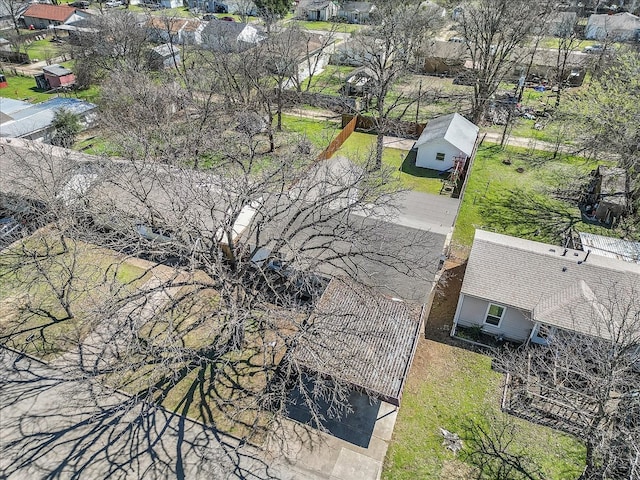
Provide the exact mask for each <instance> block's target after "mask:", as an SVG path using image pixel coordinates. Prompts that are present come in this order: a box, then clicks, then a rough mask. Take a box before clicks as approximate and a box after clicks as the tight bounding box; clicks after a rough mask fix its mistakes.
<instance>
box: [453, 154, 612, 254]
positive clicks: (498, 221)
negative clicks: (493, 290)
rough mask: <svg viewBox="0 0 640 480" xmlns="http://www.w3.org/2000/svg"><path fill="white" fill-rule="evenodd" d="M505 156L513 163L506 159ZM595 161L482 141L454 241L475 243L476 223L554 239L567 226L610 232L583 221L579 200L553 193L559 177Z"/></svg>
mask: <svg viewBox="0 0 640 480" xmlns="http://www.w3.org/2000/svg"><path fill="white" fill-rule="evenodd" d="M505 159H508V160H509V161H510V162H511V164H510V165H505V164H504V163H503V160H505ZM595 166H596V163H595V162H593V161H588V160H585V159H583V158H579V157H569V156H566V155H564V156H561V157H559V158H558V159H555V160H553V159H551V154H550V153H547V152H542V151H537V150H536V151H534V152H531V151H528V150H527V149H524V148H515V147H508V148H506V149H504V150H501V149H500V148H499V147H498V146H497V145H491V144H485V145H482V146H481V147H480V148H479V149H478V153H477V156H476V159H475V162H474V165H473V168H472V170H471V172H470V177H469V179H468V183H467V188H466V191H465V194H464V198H463V201H462V205H461V208H460V213H459V215H458V219H457V221H456V226H455V230H454V234H453V243H454V245H457V246H462V247H468V246H470V245H471V243H472V241H473V235H474V231H475V229H476V228H485V229H489V230H493V231H496V232H499V233H505V234H507V235H513V236H516V237H522V238H528V239H531V240H537V241H541V242H549V243H557V242H558V241H559V230H561V229H562V228H565V227H573V228H576V229H578V230H580V231H589V232H593V233H600V234H605V235H606V234H607V229H605V228H603V227H598V226H593V225H588V224H585V223H583V222H582V221H581V217H580V212H579V210H578V208H577V206H576V205H574V204H572V203H569V202H565V201H561V200H558V199H556V198H553V197H552V196H551V195H550V193H549V190H550V189H552V188H553V187H555V186H557V185H558V182H562V181H564V180H565V179H569V178H572V177H573V176H575V175H579V174H587V173H588V172H589V171H591V170H592V169H593V168H595ZM519 169H521V171H519ZM558 226H560V227H561V228H559V227H558ZM609 234H610V233H609Z"/></svg>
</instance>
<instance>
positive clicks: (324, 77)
mask: <svg viewBox="0 0 640 480" xmlns="http://www.w3.org/2000/svg"><path fill="white" fill-rule="evenodd" d="M354 70H355V68H354V67H346V66H339V65H327V66H326V67H325V69H324V71H323V72H322V73H320V74H319V75H314V76H313V78H311V79H310V80H305V82H304V87H306V85H307V82H310V86H309V91H310V92H314V93H324V94H326V95H341V91H342V87H343V85H344V83H345V81H346V79H347V77H348V76H349V74H350V73H351V72H353V71H354Z"/></svg>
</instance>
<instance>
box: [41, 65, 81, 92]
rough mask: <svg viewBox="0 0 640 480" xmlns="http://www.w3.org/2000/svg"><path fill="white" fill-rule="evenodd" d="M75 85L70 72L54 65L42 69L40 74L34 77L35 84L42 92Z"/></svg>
mask: <svg viewBox="0 0 640 480" xmlns="http://www.w3.org/2000/svg"><path fill="white" fill-rule="evenodd" d="M74 83H76V77H75V75H74V74H73V72H72V71H71V70H69V69H68V68H65V67H63V66H61V65H58V64H54V65H49V66H47V67H42V73H41V74H40V75H38V76H36V84H37V85H38V88H40V89H42V90H51V89H54V88H60V87H68V86H70V85H73V84H74Z"/></svg>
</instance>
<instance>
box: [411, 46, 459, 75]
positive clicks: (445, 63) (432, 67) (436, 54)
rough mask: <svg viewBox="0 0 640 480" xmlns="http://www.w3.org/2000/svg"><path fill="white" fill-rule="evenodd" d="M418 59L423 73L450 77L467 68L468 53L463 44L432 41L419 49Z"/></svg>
mask: <svg viewBox="0 0 640 480" xmlns="http://www.w3.org/2000/svg"><path fill="white" fill-rule="evenodd" d="M419 57H420V58H419V60H418V63H419V65H423V67H422V68H423V71H424V73H428V74H431V75H445V76H447V77H452V76H455V75H457V74H458V73H460V72H462V71H464V70H465V69H466V68H467V67H466V65H465V64H466V62H467V60H468V52H467V46H466V44H465V43H463V42H445V41H442V40H432V41H429V43H428V44H426V45H425V46H424V47H423V48H422V49H421V52H420V54H419Z"/></svg>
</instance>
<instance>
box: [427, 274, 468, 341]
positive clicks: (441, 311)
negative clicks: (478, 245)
mask: <svg viewBox="0 0 640 480" xmlns="http://www.w3.org/2000/svg"><path fill="white" fill-rule="evenodd" d="M466 268H467V265H466V263H463V264H456V263H449V262H447V263H445V270H444V273H443V274H442V276H441V277H440V281H439V282H438V285H436V294H435V298H434V300H433V305H432V306H431V311H430V312H429V318H428V319H427V321H426V322H425V336H426V337H427V338H430V339H432V340H435V341H439V342H447V343H449V338H450V337H449V332H450V331H451V326H452V325H453V317H454V316H455V313H456V306H457V305H458V297H459V296H460V289H461V288H462V280H463V279H464V272H465V270H466Z"/></svg>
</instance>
